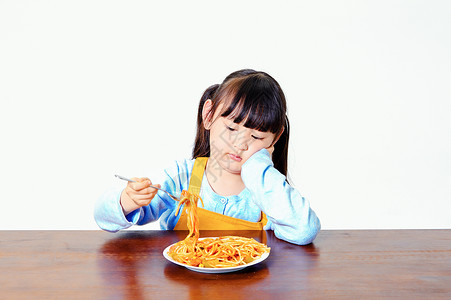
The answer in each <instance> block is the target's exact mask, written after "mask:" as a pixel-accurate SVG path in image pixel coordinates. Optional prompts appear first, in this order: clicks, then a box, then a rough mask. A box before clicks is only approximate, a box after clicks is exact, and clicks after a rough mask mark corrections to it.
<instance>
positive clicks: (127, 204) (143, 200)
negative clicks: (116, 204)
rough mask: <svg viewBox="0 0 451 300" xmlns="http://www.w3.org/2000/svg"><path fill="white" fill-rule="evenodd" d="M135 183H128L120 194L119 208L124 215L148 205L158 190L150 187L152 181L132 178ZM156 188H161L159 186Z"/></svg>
mask: <svg viewBox="0 0 451 300" xmlns="http://www.w3.org/2000/svg"><path fill="white" fill-rule="evenodd" d="M132 180H134V181H136V182H128V183H127V186H126V187H125V189H124V190H123V191H122V194H121V200H120V203H121V206H122V210H123V211H124V214H125V215H128V214H129V213H131V212H132V211H134V210H136V209H138V208H140V207H142V206H146V205H149V203H150V202H151V201H152V199H153V197H155V195H156V194H157V192H158V190H157V189H154V188H152V187H150V185H152V181H150V179H149V178H146V177H143V178H136V177H134V178H132ZM155 186H156V187H161V186H160V185H159V184H157V185H155Z"/></svg>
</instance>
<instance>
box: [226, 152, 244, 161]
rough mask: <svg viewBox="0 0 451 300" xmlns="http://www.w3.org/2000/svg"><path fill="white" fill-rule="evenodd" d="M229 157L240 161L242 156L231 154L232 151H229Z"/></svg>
mask: <svg viewBox="0 0 451 300" xmlns="http://www.w3.org/2000/svg"><path fill="white" fill-rule="evenodd" d="M229 157H230V158H231V159H233V160H234V161H237V162H240V161H241V160H242V158H241V157H240V156H238V155H235V154H232V153H229Z"/></svg>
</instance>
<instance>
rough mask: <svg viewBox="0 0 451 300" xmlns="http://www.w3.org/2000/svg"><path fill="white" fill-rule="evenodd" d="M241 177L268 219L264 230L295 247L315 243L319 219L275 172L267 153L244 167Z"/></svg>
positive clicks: (262, 151)
mask: <svg viewBox="0 0 451 300" xmlns="http://www.w3.org/2000/svg"><path fill="white" fill-rule="evenodd" d="M241 177H242V179H243V182H244V184H245V185H246V188H248V189H249V190H250V192H251V194H252V200H253V201H254V202H255V204H256V205H257V206H258V207H259V208H260V209H261V210H262V211H263V212H264V213H265V214H266V215H267V217H268V220H269V222H268V225H267V226H266V227H265V229H272V230H274V234H275V235H276V237H278V238H280V239H283V240H286V241H288V242H290V243H294V244H299V245H306V244H309V243H311V242H312V241H313V240H314V239H315V237H316V236H317V234H318V233H319V231H320V229H321V224H320V221H319V219H318V217H317V216H316V214H315V212H314V211H313V210H312V209H311V208H310V204H309V202H308V201H307V200H306V199H305V198H304V197H302V196H301V194H300V193H299V191H297V190H296V189H295V188H293V187H291V186H290V185H289V184H288V183H287V181H286V177H285V176H284V175H283V174H281V173H280V172H279V171H278V170H277V169H275V168H274V166H273V162H272V160H271V158H270V155H269V152H268V151H267V150H266V149H262V150H260V151H258V152H257V153H255V154H254V155H252V156H251V157H250V158H249V159H248V161H246V162H245V163H244V165H243V167H242V170H241Z"/></svg>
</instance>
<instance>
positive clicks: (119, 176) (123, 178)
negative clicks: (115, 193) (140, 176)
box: [114, 175, 180, 201]
mask: <svg viewBox="0 0 451 300" xmlns="http://www.w3.org/2000/svg"><path fill="white" fill-rule="evenodd" d="M114 176H116V177H117V178H119V179H122V180H125V181H129V182H136V181H135V180H131V179H129V178H127V177H124V176H121V175H114ZM150 187H152V188H154V189H157V190H160V191H162V192H165V193H166V194H168V196H169V197H171V198H172V199H174V200H175V201H180V199H178V198H177V197H175V196H173V195H172V194H170V193H169V192H168V191H166V190H163V189H160V188H159V187H156V186H153V185H150Z"/></svg>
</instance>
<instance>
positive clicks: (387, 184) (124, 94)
mask: <svg viewBox="0 0 451 300" xmlns="http://www.w3.org/2000/svg"><path fill="white" fill-rule="evenodd" d="M450 11H451V3H450V2H449V1H411V0H409V1H220V2H219V1H218V2H215V1H154V2H152V1H96V0H94V1H0V100H1V106H0V109H1V112H0V130H1V147H0V151H1V152H0V153H1V155H0V163H1V166H0V171H1V172H0V184H1V189H0V191H1V196H0V199H1V205H0V229H97V225H96V224H95V222H94V219H93V205H94V202H95V201H96V199H97V198H98V196H99V195H100V194H101V193H102V192H103V191H104V190H105V189H107V188H109V187H110V186H114V185H118V184H119V185H123V184H124V183H123V182H119V181H118V180H117V179H115V178H114V176H113V175H114V174H116V173H119V174H122V175H124V176H129V177H133V176H148V177H150V178H153V176H157V175H158V174H159V172H161V170H162V168H164V167H166V166H168V165H169V164H170V163H171V162H172V161H173V160H174V159H182V158H186V157H190V154H191V151H192V146H193V140H194V134H195V120H196V111H197V105H198V101H199V99H200V96H201V95H202V93H203V91H204V90H205V89H206V88H207V87H208V86H209V85H211V84H214V83H220V82H221V81H222V80H223V79H224V78H225V77H226V76H227V75H228V74H229V73H231V72H233V71H235V70H238V69H241V68H253V69H256V70H262V71H266V72H268V73H269V74H271V75H272V76H273V77H275V78H276V79H277V80H278V82H279V83H280V85H281V86H282V88H283V90H284V92H285V94H286V97H287V101H288V105H289V107H288V109H289V112H288V114H289V117H290V121H291V124H292V135H291V144H290V160H289V161H290V165H289V172H290V174H291V179H292V181H293V182H294V185H295V187H296V188H298V189H299V190H300V192H301V193H302V194H303V196H305V197H306V198H307V199H309V201H310V203H311V206H312V208H313V209H314V210H315V211H316V213H317V214H318V216H319V218H320V220H321V222H322V228H323V229H368V228H374V229H378V228H450V227H451V217H450V212H451V204H450V203H451V120H450V119H451V118H450V113H451V97H450V96H451V84H450V83H451V55H450V54H451V15H450ZM143 228H144V229H152V228H158V224H156V223H154V224H150V225H147V226H144V227H143ZM134 229H137V228H134Z"/></svg>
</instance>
